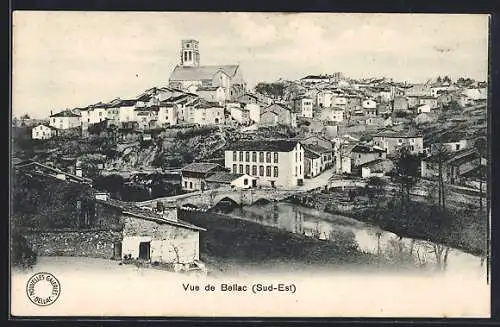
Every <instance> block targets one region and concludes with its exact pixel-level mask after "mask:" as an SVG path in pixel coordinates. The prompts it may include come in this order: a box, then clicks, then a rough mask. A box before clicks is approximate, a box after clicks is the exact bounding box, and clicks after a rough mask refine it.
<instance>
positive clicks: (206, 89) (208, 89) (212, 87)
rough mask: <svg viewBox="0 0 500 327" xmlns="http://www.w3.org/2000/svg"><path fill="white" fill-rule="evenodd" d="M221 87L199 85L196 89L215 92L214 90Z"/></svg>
mask: <svg viewBox="0 0 500 327" xmlns="http://www.w3.org/2000/svg"><path fill="white" fill-rule="evenodd" d="M219 88H220V86H207V87H199V88H198V90H196V91H197V92H198V91H202V92H203V91H205V92H213V91H217V90H218V89H219Z"/></svg>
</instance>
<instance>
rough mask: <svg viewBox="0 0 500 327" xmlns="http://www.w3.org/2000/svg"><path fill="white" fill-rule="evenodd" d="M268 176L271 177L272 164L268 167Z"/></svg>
mask: <svg viewBox="0 0 500 327" xmlns="http://www.w3.org/2000/svg"><path fill="white" fill-rule="evenodd" d="M266 176H267V177H271V166H267V167H266Z"/></svg>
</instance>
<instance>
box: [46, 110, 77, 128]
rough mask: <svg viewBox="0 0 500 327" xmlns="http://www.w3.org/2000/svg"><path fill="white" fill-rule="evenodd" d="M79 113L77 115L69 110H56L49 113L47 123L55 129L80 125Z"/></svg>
mask: <svg viewBox="0 0 500 327" xmlns="http://www.w3.org/2000/svg"><path fill="white" fill-rule="evenodd" d="M80 124H81V123H80V115H77V114H75V113H73V112H71V111H69V110H64V111H61V112H58V113H57V114H53V115H50V123H49V125H50V126H52V127H55V128H57V129H69V128H74V127H80Z"/></svg>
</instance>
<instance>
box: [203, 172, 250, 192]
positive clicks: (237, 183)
mask: <svg viewBox="0 0 500 327" xmlns="http://www.w3.org/2000/svg"><path fill="white" fill-rule="evenodd" d="M205 181H206V183H207V185H208V187H209V188H210V189H216V188H220V187H232V188H236V189H248V188H251V187H254V186H255V185H256V182H254V181H256V178H255V177H251V176H248V175H247V174H233V173H228V172H225V171H220V172H216V173H214V174H212V175H210V176H208V177H207V178H206V179H205Z"/></svg>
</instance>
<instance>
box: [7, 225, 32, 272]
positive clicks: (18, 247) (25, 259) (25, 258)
mask: <svg viewBox="0 0 500 327" xmlns="http://www.w3.org/2000/svg"><path fill="white" fill-rule="evenodd" d="M10 246H11V262H12V266H14V267H18V268H23V269H26V268H31V267H33V266H34V265H35V264H36V262H37V255H36V252H35V251H33V249H31V247H30V246H29V245H28V242H27V241H26V238H25V237H24V236H23V235H22V234H21V233H20V232H18V231H14V232H13V233H12V237H11V244H10Z"/></svg>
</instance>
